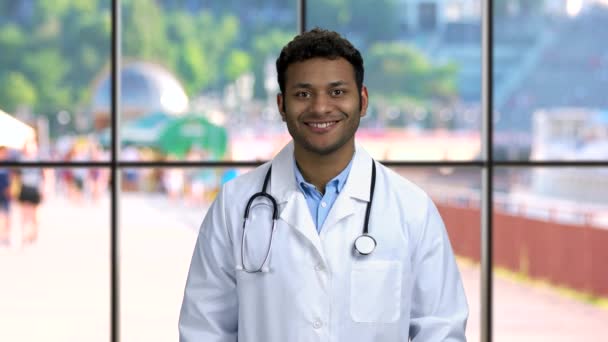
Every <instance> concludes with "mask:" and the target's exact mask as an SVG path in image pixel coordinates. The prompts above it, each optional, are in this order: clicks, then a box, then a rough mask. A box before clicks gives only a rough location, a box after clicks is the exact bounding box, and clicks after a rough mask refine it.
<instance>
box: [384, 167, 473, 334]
mask: <svg viewBox="0 0 608 342" xmlns="http://www.w3.org/2000/svg"><path fill="white" fill-rule="evenodd" d="M392 169H393V170H394V171H396V172H397V173H399V174H400V175H402V176H403V177H405V178H407V179H408V180H410V181H412V182H413V183H414V184H416V185H418V186H419V187H421V188H422V189H423V190H424V191H425V192H427V194H429V196H431V198H432V199H433V202H434V203H435V205H436V206H437V209H438V210H439V213H440V214H441V217H442V219H443V221H444V224H445V226H446V230H447V232H448V235H449V237H450V243H451V244H452V249H453V250H454V253H455V254H456V258H457V262H458V268H459V270H460V274H461V277H462V281H463V284H464V288H465V293H466V296H467V301H468V304H469V320H468V322H467V332H466V335H467V341H470V342H471V341H472V342H476V341H479V338H480V311H481V303H480V296H479V293H480V287H479V283H480V277H481V276H480V266H479V262H480V236H481V230H480V223H481V216H480V198H481V193H480V186H481V172H480V170H479V169H478V168H465V167H458V168H411V167H409V168H408V167H392Z"/></svg>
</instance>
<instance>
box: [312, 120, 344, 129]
mask: <svg viewBox="0 0 608 342" xmlns="http://www.w3.org/2000/svg"><path fill="white" fill-rule="evenodd" d="M336 122H337V121H332V122H311V123H309V125H310V126H312V127H315V128H327V127H329V126H332V125H333V124H335V123H336Z"/></svg>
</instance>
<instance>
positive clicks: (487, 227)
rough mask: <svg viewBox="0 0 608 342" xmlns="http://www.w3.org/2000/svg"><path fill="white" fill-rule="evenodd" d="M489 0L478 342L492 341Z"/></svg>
mask: <svg viewBox="0 0 608 342" xmlns="http://www.w3.org/2000/svg"><path fill="white" fill-rule="evenodd" d="M492 2H493V1H492V0H487V1H482V13H481V20H482V28H481V30H482V32H481V37H482V42H481V50H482V51H481V63H482V70H481V77H482V80H481V89H482V90H481V91H482V92H481V102H482V105H481V106H482V113H483V115H482V119H481V120H482V132H481V137H482V141H481V147H482V155H481V156H482V160H483V161H484V162H485V163H484V164H485V166H484V168H483V169H482V173H481V175H482V179H481V192H482V193H481V196H482V198H481V208H480V209H481V246H480V248H481V279H480V281H481V293H480V296H481V298H480V299H481V310H480V313H481V317H480V333H481V336H480V338H481V342H491V341H492V324H493V321H492V317H493V316H492V313H493V301H492V290H493V289H492V286H493V285H492V283H493V276H492V266H493V265H492V214H493V198H492V195H493V183H492V181H493V173H494V158H493V154H492V149H493V136H492V132H493V127H492V125H493V122H494V121H493V117H492V112H493V107H494V103H493V97H492V92H493V78H492V73H493V64H492V62H493V57H492V54H493V50H492V34H493V30H492V24H493V22H492V20H493V18H492V7H493V6H492Z"/></svg>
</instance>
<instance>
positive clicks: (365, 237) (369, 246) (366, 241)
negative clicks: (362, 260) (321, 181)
mask: <svg viewBox="0 0 608 342" xmlns="http://www.w3.org/2000/svg"><path fill="white" fill-rule="evenodd" d="M271 172H272V166H270V168H268V172H266V177H265V178H264V185H263V187H262V191H261V192H258V193H255V194H253V195H252V196H251V197H250V198H249V201H248V202H247V206H246V207H245V215H244V220H243V233H242V235H241V237H242V238H241V265H240V266H237V269H238V270H242V271H245V272H247V273H258V272H268V268H266V267H264V265H266V261H267V260H268V256H269V255H270V249H271V247H272V237H273V235H274V230H275V228H276V226H277V220H278V218H279V214H278V205H277V201H276V199H275V198H274V197H272V195H270V194H269V193H267V192H266V188H267V186H268V181H269V180H270V174H271ZM375 187H376V164H375V163H374V161H373V160H372V181H371V185H370V190H369V202H367V207H366V209H365V221H364V222H363V233H362V234H361V235H359V236H358V237H357V238H356V239H355V243H354V249H355V251H356V252H357V253H359V254H360V255H369V254H371V253H372V252H373V251H374V250H375V249H376V239H374V237H373V236H371V235H369V214H370V211H371V208H372V200H373V199H374V189H375ZM259 197H264V198H267V199H268V200H270V202H271V203H272V230H271V231H270V243H269V244H268V250H267V251H266V256H265V257H264V261H263V262H262V264H261V265H260V267H258V268H253V269H249V268H247V267H245V235H246V224H247V219H248V218H249V211H250V209H251V204H252V203H253V201H254V200H255V199H256V198H259Z"/></svg>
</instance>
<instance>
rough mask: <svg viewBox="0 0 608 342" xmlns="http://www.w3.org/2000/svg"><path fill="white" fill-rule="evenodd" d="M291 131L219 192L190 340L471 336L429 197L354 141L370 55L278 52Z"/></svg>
mask: <svg viewBox="0 0 608 342" xmlns="http://www.w3.org/2000/svg"><path fill="white" fill-rule="evenodd" d="M276 65H277V72H278V82H279V86H280V90H281V93H280V94H278V95H277V105H278V108H279V111H280V113H281V117H282V119H283V121H285V123H286V124H287V129H288V131H289V133H290V135H291V136H292V138H293V141H292V142H290V143H289V144H288V145H287V146H285V148H283V150H282V151H281V152H280V153H279V154H278V155H277V156H276V157H275V158H274V159H273V160H272V161H270V162H268V163H265V164H264V165H262V166H260V167H258V168H256V169H255V170H253V171H252V172H249V173H247V174H245V175H243V176H240V177H238V178H236V179H234V180H232V181H230V182H228V183H226V184H224V186H223V187H222V189H221V191H220V193H219V194H218V196H217V198H216V200H215V201H214V202H213V204H212V206H211V208H210V209H209V211H208V213H207V215H206V216H205V219H204V220H203V223H202V226H201V229H200V232H199V236H198V239H197V242H196V246H195V250H194V255H193V257H192V262H191V264H190V272H189V275H188V279H187V284H186V289H185V293H184V300H183V304H182V309H181V315H180V321H179V331H180V340H181V341H184V342H186V341H188V342H194V341H215V342H219V341H239V342H243V341H264V342H275V341H276V342H279V341H281V342H284V341H290V342H291V341H327V342H329V341H361V342H367V341H369V342H372V341H383V342H391V341H395V342H397V341H399V342H406V341H410V340H411V341H415V342H421V341H433V342H434V341H465V326H466V320H467V317H468V308H467V303H466V298H465V295H464V291H463V288H462V283H461V279H460V274H459V272H458V268H457V267H456V263H455V261H454V255H453V252H452V248H451V246H450V242H449V239H448V236H447V234H446V230H445V227H444V225H443V222H442V220H441V217H440V216H439V213H438V211H437V209H436V207H435V205H434V204H433V203H432V201H431V200H430V198H429V197H428V196H427V195H426V194H425V193H424V192H423V191H422V190H421V189H419V188H418V187H416V186H415V185H413V184H412V183H410V182H408V181H407V180H405V179H403V178H402V177H400V176H399V175H397V174H396V173H394V172H393V171H391V170H390V169H388V168H386V167H384V166H383V165H381V164H379V163H377V162H375V161H374V160H373V159H372V158H371V157H370V155H369V154H368V153H367V152H366V151H365V150H364V149H363V148H362V147H360V146H358V145H357V144H356V143H355V132H356V131H357V128H358V127H359V121H360V119H361V117H362V116H364V115H365V113H366V110H367V105H368V93H367V89H366V87H365V86H364V85H363V78H364V67H363V59H362V57H361V55H360V53H359V51H358V50H357V49H355V48H354V47H353V46H352V44H351V43H350V42H348V41H347V40H346V39H344V38H342V37H341V36H340V35H339V34H337V33H336V32H331V31H326V30H322V29H313V30H311V31H308V32H305V33H303V34H301V35H299V36H297V37H295V38H294V39H293V40H292V41H291V42H290V43H289V44H287V45H286V46H285V47H284V48H283V50H282V51H281V54H280V56H279V58H278V59H277V63H276Z"/></svg>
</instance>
